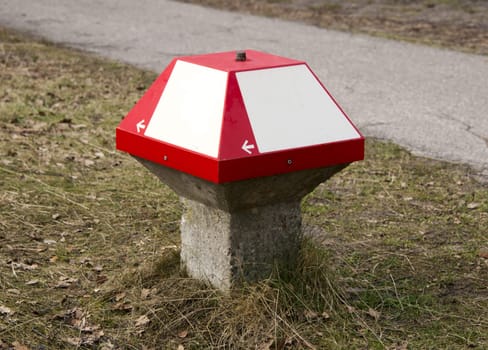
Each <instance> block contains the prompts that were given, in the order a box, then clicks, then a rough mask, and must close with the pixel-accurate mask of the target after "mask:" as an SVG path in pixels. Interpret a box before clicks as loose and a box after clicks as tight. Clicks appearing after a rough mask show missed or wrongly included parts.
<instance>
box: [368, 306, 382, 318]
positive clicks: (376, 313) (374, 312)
mask: <svg viewBox="0 0 488 350" xmlns="http://www.w3.org/2000/svg"><path fill="white" fill-rule="evenodd" d="M368 315H369V316H371V317H372V318H374V319H375V321H378V320H379V319H380V316H381V313H380V312H379V311H377V310H375V309H373V308H369V309H368Z"/></svg>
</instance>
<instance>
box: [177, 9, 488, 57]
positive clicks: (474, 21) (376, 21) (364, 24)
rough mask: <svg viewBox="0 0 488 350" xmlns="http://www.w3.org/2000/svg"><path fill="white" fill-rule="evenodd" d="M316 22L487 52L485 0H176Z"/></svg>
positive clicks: (349, 30)
mask: <svg viewBox="0 0 488 350" xmlns="http://www.w3.org/2000/svg"><path fill="white" fill-rule="evenodd" d="M180 1H183V2H189V3H193V4H201V5H205V6H211V7H216V8H218V9H225V10H231V11H239V12H247V13H251V14H254V15H260V16H268V17H279V18H283V19H286V20H292V21H300V22H305V23H307V24H312V25H316V26H318V27H322V28H330V29H335V30H342V31H348V32H360V33H366V34H369V35H375V36H381V37H387V38H393V39H397V40H406V41H410V42H415V43H422V44H427V45H434V46H440V47H447V48H451V49H455V50H461V51H466V52H471V53H478V54H482V55H487V54H488V2H486V1H479V0H418V1H402V0H369V1H365V0H348V1H339V0H265V1H261V0H231V1H228V0H225V1H224V0H180Z"/></svg>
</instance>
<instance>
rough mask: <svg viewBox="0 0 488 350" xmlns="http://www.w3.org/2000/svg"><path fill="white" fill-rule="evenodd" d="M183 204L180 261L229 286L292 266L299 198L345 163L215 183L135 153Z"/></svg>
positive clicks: (297, 242)
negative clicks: (276, 269)
mask: <svg viewBox="0 0 488 350" xmlns="http://www.w3.org/2000/svg"><path fill="white" fill-rule="evenodd" d="M137 160H138V161H139V162H141V163H142V164H143V165H144V166H145V167H146V168H148V169H149V170H150V171H151V172H152V173H154V174H155V175H156V176H158V177H159V178H160V179H161V181H162V182H164V183H166V184H167V185H168V186H169V187H170V188H172V189H173V190H174V191H175V192H176V193H177V194H178V195H179V196H180V197H181V198H182V201H183V203H184V205H185V211H184V213H183V216H182V220H181V227H180V228H181V241H182V246H181V263H182V267H183V268H184V269H186V271H187V272H188V274H189V276H191V277H194V278H197V279H200V280H203V281H205V282H207V283H210V284H211V285H213V286H214V287H216V288H219V289H222V290H228V289H230V288H232V287H233V286H234V285H236V284H239V282H242V281H247V282H253V281H258V280H262V279H265V278H267V277H269V276H270V274H271V272H272V271H273V268H274V267H277V268H291V267H292V266H293V265H294V264H295V262H296V258H297V256H298V252H299V248H300V242H301V235H302V232H301V211H300V202H301V199H302V198H303V197H304V196H305V195H306V194H307V193H309V192H311V191H312V190H313V189H314V188H315V187H316V186H317V185H319V184H320V183H322V182H323V181H325V180H327V179H328V178H330V177H331V176H332V175H334V174H335V173H337V172H338V171H340V170H342V169H343V168H344V167H346V166H347V164H340V165H335V166H331V167H327V168H319V169H309V170H303V171H297V172H291V173H286V174H282V175H276V176H267V177H261V178H256V179H249V180H244V181H237V182H229V183H224V184H215V183H211V182H208V181H205V180H202V179H200V178H197V177H194V176H192V175H189V174H185V173H182V172H179V171H176V170H173V169H171V168H168V167H165V166H162V165H159V164H156V163H152V162H149V161H147V160H144V159H140V158H137Z"/></svg>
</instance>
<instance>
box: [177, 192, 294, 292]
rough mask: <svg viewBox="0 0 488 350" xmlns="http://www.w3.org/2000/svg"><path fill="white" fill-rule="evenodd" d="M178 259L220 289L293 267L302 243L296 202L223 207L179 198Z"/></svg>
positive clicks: (197, 275)
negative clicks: (233, 209) (181, 205)
mask: <svg viewBox="0 0 488 350" xmlns="http://www.w3.org/2000/svg"><path fill="white" fill-rule="evenodd" d="M183 202H184V205H185V212H184V214H183V217H182V219H181V262H182V266H183V268H185V269H186V271H187V272H188V274H189V275H190V276H192V277H194V278H198V279H200V280H203V281H206V282H208V283H210V284H211V285H213V286H214V287H216V288H219V289H221V290H229V289H231V288H232V287H233V286H235V285H236V284H239V283H240V282H242V281H248V282H253V281H258V280H262V279H266V278H268V277H270V275H271V273H272V271H273V269H274V268H280V269H283V268H284V269H286V268H287V267H288V268H290V267H292V266H293V265H294V264H295V262H296V259H297V257H298V252H299V248H300V242H301V232H302V231H301V214H300V201H295V202H291V203H277V204H275V205H269V206H264V207H259V208H251V209H244V210H240V211H236V212H232V213H229V212H226V211H223V210H220V209H217V208H214V207H209V206H206V205H203V204H201V203H199V202H195V201H192V200H187V199H184V200H183Z"/></svg>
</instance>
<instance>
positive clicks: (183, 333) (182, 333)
mask: <svg viewBox="0 0 488 350" xmlns="http://www.w3.org/2000/svg"><path fill="white" fill-rule="evenodd" d="M187 336H188V330H186V329H185V330H182V331H180V332H178V337H179V338H186V337H187Z"/></svg>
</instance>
